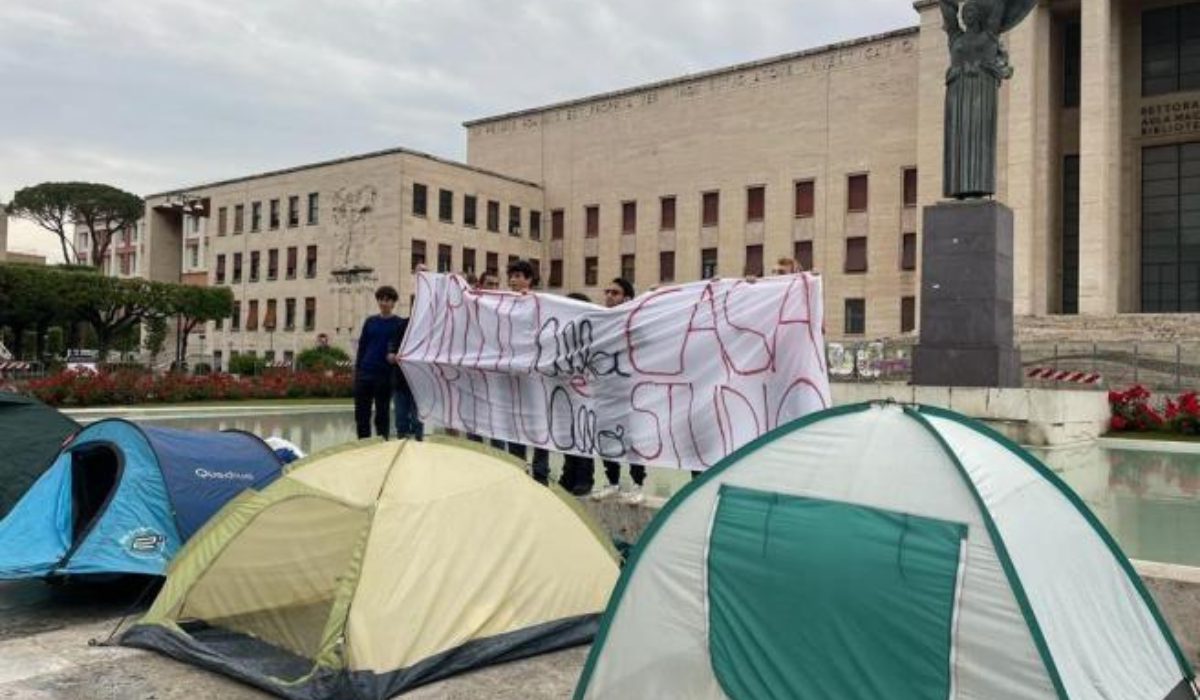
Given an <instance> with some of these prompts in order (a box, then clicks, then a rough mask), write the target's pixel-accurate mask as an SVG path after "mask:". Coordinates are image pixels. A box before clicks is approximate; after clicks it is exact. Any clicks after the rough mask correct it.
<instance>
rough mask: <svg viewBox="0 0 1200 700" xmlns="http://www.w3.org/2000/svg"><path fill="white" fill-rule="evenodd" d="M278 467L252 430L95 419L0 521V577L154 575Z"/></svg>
mask: <svg viewBox="0 0 1200 700" xmlns="http://www.w3.org/2000/svg"><path fill="white" fill-rule="evenodd" d="M279 473H280V462H279V459H278V458H277V457H276V456H275V453H274V452H273V451H272V450H271V448H270V447H268V446H267V445H266V443H264V442H263V441H262V440H260V439H259V438H258V437H256V436H254V435H251V434H249V433H241V432H204V431H191V430H179V429H176V428H161V427H155V426H149V425H136V424H134V423H130V422H128V421H124V420H117V419H113V420H103V421H99V422H97V423H93V424H92V425H89V426H87V427H86V428H84V429H83V430H82V431H80V432H79V434H78V435H77V436H76V437H75V439H74V440H73V441H72V442H71V443H70V444H68V445H67V446H66V447H64V448H63V449H62V451H61V452H60V453H59V455H58V457H57V459H55V461H54V463H53V464H52V465H51V466H50V468H49V469H48V470H47V471H46V472H45V473H44V474H43V475H42V477H41V478H40V479H38V481H37V482H36V483H35V484H34V485H33V487H32V488H30V489H29V491H28V492H27V493H26V494H25V496H24V497H23V498H22V499H21V500H20V502H18V503H17V504H16V506H14V507H13V509H12V511H11V512H9V514H8V516H7V517H5V518H4V520H3V521H0V579H12V578H32V577H41V576H65V575H87V574H119V573H124V574H149V575H161V574H163V572H164V571H165V569H166V565H167V562H169V561H170V560H171V558H172V557H173V556H175V553H176V552H177V551H179V548H180V547H181V546H182V545H183V543H184V542H186V541H187V539H188V538H189V537H191V536H192V535H193V534H194V533H195V532H196V530H198V529H200V527H202V526H203V525H204V523H205V522H206V521H207V520H208V519H209V517H211V516H212V515H213V514H214V513H215V512H217V510H218V509H220V508H221V506H223V505H224V504H225V503H226V502H227V501H229V500H230V499H231V498H233V497H234V496H236V495H237V494H239V493H241V492H242V491H243V490H245V489H247V488H256V489H257V488H261V487H263V486H265V485H267V484H269V483H270V482H272V481H274V480H275V478H276V477H277V476H279Z"/></svg>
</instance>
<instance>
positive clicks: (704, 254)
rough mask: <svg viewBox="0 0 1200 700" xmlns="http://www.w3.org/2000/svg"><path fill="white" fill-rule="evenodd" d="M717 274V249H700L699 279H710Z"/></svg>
mask: <svg viewBox="0 0 1200 700" xmlns="http://www.w3.org/2000/svg"><path fill="white" fill-rule="evenodd" d="M716 276H717V249H716V248H705V249H704V250H702V251H700V279H705V280H710V279H712V278H714V277H716Z"/></svg>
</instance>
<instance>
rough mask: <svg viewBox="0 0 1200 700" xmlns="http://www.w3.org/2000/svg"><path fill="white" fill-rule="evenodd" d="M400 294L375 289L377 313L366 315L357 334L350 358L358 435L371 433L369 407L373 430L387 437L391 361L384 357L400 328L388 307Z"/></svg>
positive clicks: (363, 435) (386, 287) (393, 305)
mask: <svg viewBox="0 0 1200 700" xmlns="http://www.w3.org/2000/svg"><path fill="white" fill-rule="evenodd" d="M399 298H400V295H399V293H397V292H396V289H395V287H389V286H383V287H380V288H379V289H377V290H375V302H376V303H377V304H379V313H378V314H376V315H374V316H371V317H369V318H368V319H367V320H366V321H365V322H364V323H363V328H362V334H360V335H359V338H358V352H357V355H356V357H355V360H354V424H355V427H356V428H357V429H358V439H360V440H363V439H366V438H369V437H371V409H372V407H373V408H374V410H375V434H376V435H378V436H380V437H382V438H383V439H385V440H386V439H387V437H388V432H389V424H390V422H391V421H390V420H389V416H388V401H389V399H391V397H392V365H391V364H390V363H389V361H388V344H389V343H390V342H391V340H392V338H393V336H395V335H396V333H397V332H398V330H399V328H400V319H399V318H397V317H396V316H395V315H394V314H393V313H392V310H393V309H394V308H395V307H396V300H398V299H399Z"/></svg>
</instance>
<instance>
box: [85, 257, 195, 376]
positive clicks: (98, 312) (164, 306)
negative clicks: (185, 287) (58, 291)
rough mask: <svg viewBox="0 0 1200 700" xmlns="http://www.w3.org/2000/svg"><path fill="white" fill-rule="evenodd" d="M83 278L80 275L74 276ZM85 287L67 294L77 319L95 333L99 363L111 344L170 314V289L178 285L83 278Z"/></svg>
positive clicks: (135, 280) (92, 277)
mask: <svg viewBox="0 0 1200 700" xmlns="http://www.w3.org/2000/svg"><path fill="white" fill-rule="evenodd" d="M73 277H75V278H76V279H79V280H82V279H85V276H83V275H74V276H73ZM86 279H87V283H86V284H74V285H72V286H71V288H70V289H69V290H68V291H67V294H68V295H69V296H68V298H69V299H70V303H71V305H72V307H73V308H74V310H75V314H76V315H77V317H78V318H79V319H80V320H82V321H86V322H87V323H88V324H89V325H90V326H91V327H92V330H93V331H94V332H95V333H96V346H97V350H99V352H100V360H101V361H102V362H103V361H104V360H106V359H107V358H108V352H109V350H111V349H112V348H113V343H114V341H115V340H116V339H117V338H118V337H119V336H120V335H121V334H122V333H124V332H126V331H128V330H129V329H131V328H136V327H138V326H140V325H141V324H142V322H143V321H146V320H148V319H151V318H154V317H156V316H165V315H166V314H168V313H170V309H171V299H172V295H173V292H174V288H176V287H179V286H180V285H176V284H168V283H164V282H151V281H149V280H141V279H133V280H122V279H116V278H113V277H94V276H87V278H86Z"/></svg>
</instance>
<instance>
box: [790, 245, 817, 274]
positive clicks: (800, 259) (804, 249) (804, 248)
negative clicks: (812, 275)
mask: <svg viewBox="0 0 1200 700" xmlns="http://www.w3.org/2000/svg"><path fill="white" fill-rule="evenodd" d="M792 249H793V250H792V257H794V258H795V259H796V264H798V265H799V266H800V269H801V270H802V271H804V272H810V271H811V270H812V269H813V242H812V241H796V243H795V244H794V245H793V246H792Z"/></svg>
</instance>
